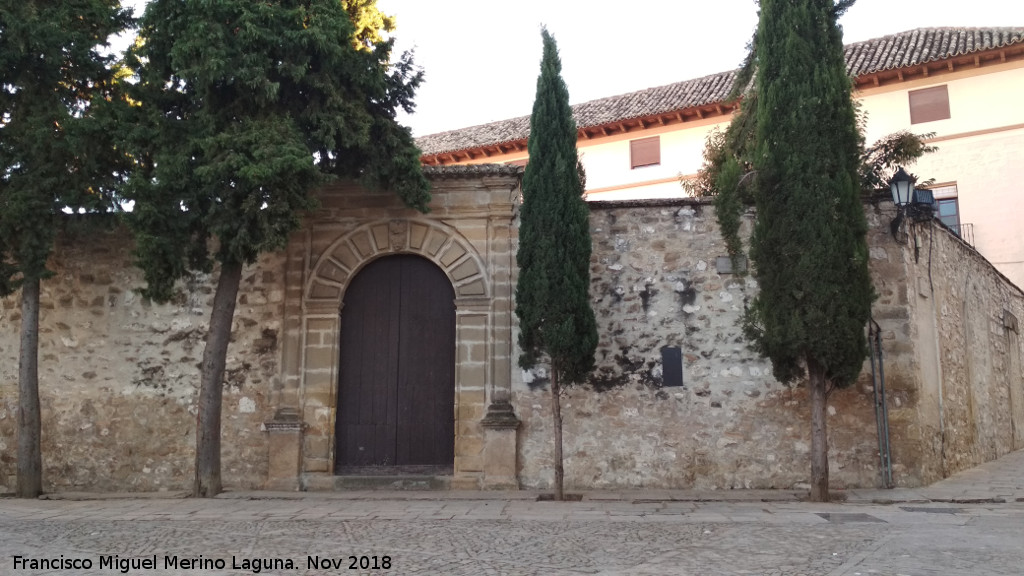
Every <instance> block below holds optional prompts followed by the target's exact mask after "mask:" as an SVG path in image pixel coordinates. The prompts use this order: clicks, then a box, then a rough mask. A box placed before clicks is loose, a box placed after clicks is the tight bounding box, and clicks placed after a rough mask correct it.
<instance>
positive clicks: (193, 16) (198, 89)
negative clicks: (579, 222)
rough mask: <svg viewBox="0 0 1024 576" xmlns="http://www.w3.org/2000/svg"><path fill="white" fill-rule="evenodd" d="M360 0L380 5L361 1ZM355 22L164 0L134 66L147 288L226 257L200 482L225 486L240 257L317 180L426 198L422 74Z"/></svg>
mask: <svg viewBox="0 0 1024 576" xmlns="http://www.w3.org/2000/svg"><path fill="white" fill-rule="evenodd" d="M355 4H359V5H360V6H362V9H363V10H370V9H373V6H372V2H357V3H355ZM365 33H366V28H365V22H364V23H363V25H361V28H360V30H356V29H355V28H354V26H353V24H352V22H351V21H350V16H349V14H348V12H347V11H346V6H344V5H343V4H342V3H341V2H339V0H268V1H261V2H253V1H252V0H214V1H210V0H153V1H152V2H150V4H149V5H148V6H147V8H146V12H145V14H144V16H143V18H142V25H141V30H140V37H141V39H142V42H141V43H140V44H139V45H138V46H137V47H136V49H135V52H134V53H132V54H129V62H130V65H131V66H132V67H133V68H134V69H135V70H136V71H137V74H138V83H137V84H136V85H135V92H134V95H133V98H134V100H136V101H137V102H139V103H140V106H138V107H135V108H133V110H132V112H133V113H134V114H135V117H134V118H133V122H132V125H134V126H135V127H136V128H135V130H134V132H133V133H132V134H130V137H129V140H130V147H131V149H132V151H133V156H134V157H135V158H136V159H137V161H138V165H137V166H136V169H135V171H134V173H133V179H132V185H131V186H130V193H131V195H132V198H133V199H134V200H135V202H136V204H135V211H134V213H133V214H132V218H131V222H132V225H133V227H134V229H135V231H136V233H137V238H138V248H137V251H138V254H137V255H138V263H139V265H140V267H141V268H142V269H143V272H144V274H145V278H146V281H147V289H146V293H147V295H149V296H151V297H153V298H155V299H157V300H166V299H168V298H170V297H172V296H173V294H174V284H175V281H176V280H177V279H179V278H181V277H182V276H183V275H185V274H187V273H188V272H190V271H197V270H198V271H209V270H210V269H211V268H212V264H213V262H214V261H216V262H219V263H220V275H219V277H218V280H217V289H216V293H215V295H214V301H213V309H212V311H211V317H210V328H209V334H208V336H207V340H206V348H205V349H204V352H203V360H202V365H201V378H200V391H199V413H198V416H197V427H196V466H195V482H194V493H195V495H196V496H201V497H212V496H214V495H216V494H217V493H218V492H220V491H221V488H222V484H221V470H220V419H221V398H222V386H223V374H224V368H225V363H226V355H227V347H228V343H229V341H230V336H231V324H232V318H233V316H234V309H235V301H236V299H237V294H238V287H239V281H240V279H241V275H242V269H243V267H244V266H245V265H247V264H251V263H253V262H254V261H255V260H256V259H257V257H258V256H259V255H260V254H261V253H264V252H267V251H272V250H276V249H279V248H281V247H283V246H284V245H285V243H286V242H287V240H288V237H289V235H290V233H291V232H292V231H294V230H295V229H296V227H297V226H298V224H299V218H300V216H301V215H302V214H303V212H304V211H305V210H307V209H309V208H311V207H313V206H314V202H313V198H312V195H311V194H312V192H313V190H314V189H316V188H317V187H318V186H320V185H321V184H323V183H324V182H325V181H327V180H328V179H329V178H331V177H334V176H345V177H352V178H359V179H360V180H361V181H362V182H363V183H364V184H366V185H367V186H370V187H380V188H386V189H390V190H393V191H394V192H396V193H397V194H398V195H399V196H400V197H401V198H402V199H403V200H404V201H405V202H406V203H407V204H408V205H409V206H412V207H414V208H417V209H421V210H426V205H427V202H429V199H430V195H429V182H428V181H427V180H426V178H425V177H424V176H423V173H422V171H421V169H420V164H419V151H418V150H417V149H416V147H415V144H414V143H413V140H412V135H411V133H410V132H409V130H408V129H407V128H404V127H402V126H400V125H399V124H398V123H397V122H396V121H395V115H396V113H397V109H398V108H399V107H401V108H403V109H405V110H406V111H411V110H412V96H413V93H414V92H415V89H416V87H417V86H418V85H419V83H420V81H421V79H422V75H421V74H420V73H418V72H416V71H415V69H414V67H413V64H412V60H411V56H409V55H405V56H404V57H403V58H401V59H400V60H399V62H398V63H397V64H394V65H392V63H391V50H392V46H393V41H382V42H376V43H373V42H372V35H371V36H366V35H365Z"/></svg>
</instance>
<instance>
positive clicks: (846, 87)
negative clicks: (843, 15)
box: [747, 0, 874, 386]
mask: <svg viewBox="0 0 1024 576" xmlns="http://www.w3.org/2000/svg"><path fill="white" fill-rule="evenodd" d="M836 18H837V7H836V6H835V5H834V4H833V1H832V0H795V1H793V0H761V16H760V23H759V27H758V33H757V44H756V45H757V54H756V63H757V76H756V80H755V81H756V90H757V94H758V97H757V106H756V131H755V148H754V154H753V156H752V158H753V166H754V169H755V171H756V173H757V177H756V183H755V185H754V189H753V190H754V200H755V206H756V208H757V220H756V222H755V225H754V232H753V236H752V238H751V248H750V256H751V260H752V261H753V263H754V268H755V270H756V274H757V279H758V282H759V285H760V291H759V292H758V294H757V296H756V297H755V298H754V299H753V301H752V303H751V305H750V308H749V309H748V314H747V321H748V323H747V327H748V335H749V336H750V337H751V338H752V339H753V340H754V342H755V344H756V347H757V348H758V350H759V351H760V352H761V353H762V354H763V355H764V356H767V357H768V358H770V359H771V360H772V365H773V369H774V373H775V376H776V378H778V379H779V380H780V381H783V382H790V381H793V380H796V379H798V378H800V377H802V376H803V375H804V374H805V373H806V372H805V370H806V366H807V365H808V364H809V363H811V362H814V363H816V364H817V365H820V366H822V367H823V369H824V371H825V377H826V378H827V379H828V380H829V381H831V382H832V383H833V384H834V385H838V386H842V385H846V384H849V383H851V382H852V381H853V380H854V378H855V377H856V376H857V374H858V373H859V372H860V370H861V367H862V365H863V361H864V358H865V356H866V354H867V343H866V341H865V335H864V326H865V324H866V323H867V321H868V318H869V317H870V315H871V302H872V300H873V298H874V292H873V289H872V286H871V279H870V276H869V274H868V267H867V265H868V248H867V242H866V238H865V237H866V233H867V223H866V220H865V216H864V210H863V206H862V204H861V199H860V194H859V191H860V180H859V176H860V165H861V162H860V154H861V150H862V147H863V146H862V139H861V137H860V133H859V132H858V129H857V118H856V114H855V112H854V106H853V102H852V99H851V94H850V90H851V81H850V79H849V78H848V77H847V75H846V69H845V63H844V60H843V43H842V33H841V31H840V29H839V27H838V26H837V24H836Z"/></svg>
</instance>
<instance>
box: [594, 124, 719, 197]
mask: <svg viewBox="0 0 1024 576" xmlns="http://www.w3.org/2000/svg"><path fill="white" fill-rule="evenodd" d="M723 118H724V120H723ZM728 118H729V117H718V118H716V119H714V120H711V119H709V120H702V121H698V122H693V123H689V122H688V123H686V124H683V125H681V127H682V129H680V125H679V124H673V125H669V126H661V127H658V128H648V129H646V130H639V131H636V132H630V133H627V134H622V135H616V136H612V137H609V138H601V139H598V140H593V141H589V142H588V141H587V140H582V141H580V142H579V143H578V144H577V147H578V149H579V151H580V153H581V154H582V157H583V165H584V167H585V168H586V170H587V197H588V198H589V199H591V200H620V199H632V198H677V197H679V196H681V195H683V192H682V189H681V188H680V185H679V176H680V175H684V176H685V175H690V174H694V173H695V172H697V170H699V169H700V165H701V159H702V157H703V156H702V154H703V150H704V144H705V141H706V140H707V136H708V134H709V133H710V132H711V130H713V129H714V128H715V127H716V126H721V127H723V128H724V127H725V126H726V125H727V124H726V122H727V121H728ZM652 136H658V137H659V138H660V139H661V163H660V164H658V165H656V166H644V167H641V168H635V169H631V168H630V166H629V163H630V157H629V143H630V141H632V140H637V139H640V138H650V137H652ZM590 142H593V143H590Z"/></svg>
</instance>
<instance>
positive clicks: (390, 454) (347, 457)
mask: <svg viewBox="0 0 1024 576" xmlns="http://www.w3.org/2000/svg"><path fill="white" fill-rule="evenodd" d="M340 348H341V351H340V352H341V357H340V365H339V369H338V410H337V421H336V424H335V434H336V448H337V457H336V459H335V462H336V468H337V471H339V472H342V471H344V470H346V469H350V468H353V467H356V468H358V467H417V466H423V467H442V468H450V467H451V466H452V463H453V461H454V458H455V456H454V442H455V408H454V404H455V291H454V290H453V288H452V285H451V282H450V281H449V280H448V277H447V276H446V275H445V274H444V272H443V271H442V270H441V269H440V268H438V267H437V266H436V265H434V263H432V262H430V261H429V260H426V259H424V258H420V257H418V256H410V255H399V256H389V257H386V258H382V259H380V260H377V261H375V262H371V263H370V264H368V265H367V266H366V267H365V268H364V269H363V270H362V271H360V272H359V273H358V274H357V275H356V277H355V278H354V279H353V280H352V282H351V283H350V285H349V287H348V288H347V289H346V290H345V299H344V306H343V307H342V313H341V342H340Z"/></svg>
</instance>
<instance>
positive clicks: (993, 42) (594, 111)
mask: <svg viewBox="0 0 1024 576" xmlns="http://www.w3.org/2000/svg"><path fill="white" fill-rule="evenodd" d="M1022 42H1024V28H1021V27H1014V28H918V29H916V30H910V31H908V32H901V33H899V34H893V35H890V36H884V37H882V38H875V39H873V40H866V41H864V42H855V43H852V44H847V45H846V49H845V54H846V67H847V71H848V72H849V73H850V75H851V76H864V75H868V74H874V73H878V72H883V71H886V70H896V69H900V68H907V67H911V66H920V65H922V64H927V63H928V62H935V61H938V60H946V59H950V58H956V57H958V56H964V55H968V54H972V53H976V52H983V51H986V50H993V49H998V48H1003V47H1006V46H1010V45H1012V44H1020V43H1022ZM735 76H736V72H735V71H729V72H721V73H719V74H713V75H711V76H705V77H703V78H697V79H695V80H685V81H683V82H676V83H674V84H668V85H666V86H658V87H655V88H647V89H645V90H638V91H636V92H630V93H628V94H621V95H618V96H610V97H607V98H601V99H599V100H591V101H589V102H583V103H580V104H576V105H574V106H573V107H572V112H573V117H574V118H575V119H576V126H577V127H578V128H580V129H585V128H592V127H597V126H602V125H605V124H609V123H613V122H622V121H626V120H632V119H636V118H643V117H647V116H654V115H658V114H665V113H668V112H674V111H678V110H684V109H687V108H693V107H698V106H707V105H712V104H717V103H721V102H723V101H724V100H725V98H726V96H728V95H729V92H730V90H731V89H732V84H733V81H734V78H735ZM529 135H530V117H529V116H520V117H518V118H511V119H508V120H500V121H498V122H491V123H490V124H482V125H480V126H471V127H469V128H461V129H459V130H449V131H447V132H440V133H437V134H430V135H427V136H422V137H420V138H417V139H416V144H417V145H418V146H419V147H420V150H421V151H422V152H423V154H424V155H428V156H429V155H432V154H442V153H446V152H455V151H459V150H470V149H473V148H478V147H484V146H493V145H496V144H503V143H509V142H515V141H517V140H525V139H526V138H527V137H529Z"/></svg>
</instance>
